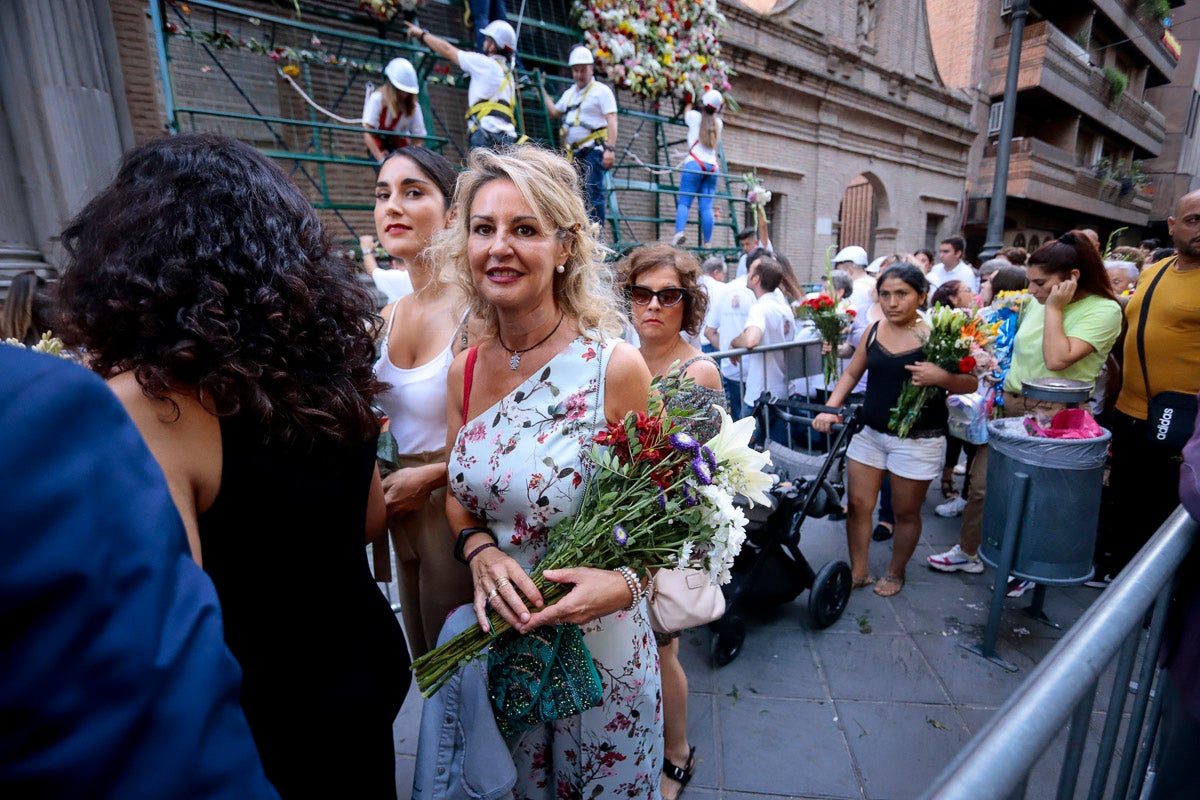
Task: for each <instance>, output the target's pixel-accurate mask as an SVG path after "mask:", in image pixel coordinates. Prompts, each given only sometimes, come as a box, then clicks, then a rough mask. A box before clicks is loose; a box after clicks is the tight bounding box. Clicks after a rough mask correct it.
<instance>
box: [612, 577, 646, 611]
mask: <svg viewBox="0 0 1200 800" xmlns="http://www.w3.org/2000/svg"><path fill="white" fill-rule="evenodd" d="M614 571H615V572H616V573H617V574H619V575H620V576H621V577H622V578H624V579H625V584H626V585H627V586H628V587H629V594H630V595H631V596H632V597H633V601H632V602H631V603H630V604H629V605H628V606H627V607H626V609H625V610H626V611H633V610H634V609H635V608H637V607H638V603H640V602H642V585H641V582H640V581H638V579H637V576H636V575H635V574H634V572H633V570H631V569H630V568H629V567H617V568H616V570H614Z"/></svg>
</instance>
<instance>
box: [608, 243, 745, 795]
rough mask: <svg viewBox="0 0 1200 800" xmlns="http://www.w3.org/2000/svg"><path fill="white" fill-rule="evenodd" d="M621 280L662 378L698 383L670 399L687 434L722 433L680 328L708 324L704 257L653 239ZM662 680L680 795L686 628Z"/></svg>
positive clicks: (660, 637) (710, 374) (661, 641)
mask: <svg viewBox="0 0 1200 800" xmlns="http://www.w3.org/2000/svg"><path fill="white" fill-rule="evenodd" d="M620 271H621V279H622V283H623V284H624V285H625V294H626V296H627V297H628V298H629V308H630V311H631V312H632V313H631V316H632V317H633V326H634V328H636V329H637V333H638V339H639V341H640V342H641V352H642V358H644V359H645V361H646V366H647V367H649V368H650V372H651V373H652V374H653V375H655V376H667V377H666V380H667V381H668V382H671V381H672V379H675V380H678V377H679V376H680V375H684V376H687V377H688V378H691V379H692V381H694V385H693V386H691V387H690V388H687V389H680V390H679V391H678V392H677V393H676V394H675V395H674V396H672V397H669V398H668V399H667V401H666V406H667V408H668V409H680V410H689V411H692V412H694V414H695V416H693V417H691V418H690V419H689V420H688V424H687V428H688V433H690V434H691V435H692V437H693V438H695V439H696V440H697V441H700V442H704V441H707V440H709V439H711V438H712V437H713V436H715V435H716V434H717V431H718V430H719V429H720V427H721V417H720V415H719V414H718V413H717V412H716V411H715V410H714V409H713V405H714V404H716V405H720V406H722V407H724V406H725V391H724V390H723V389H722V387H721V371H720V369H719V368H718V367H717V362H715V361H713V360H712V359H711V358H709V357H708V356H706V355H704V354H703V353H701V352H700V351H699V350H697V349H696V348H695V347H692V346H691V345H690V344H688V343H687V342H686V341H685V340H684V339H683V337H682V336H680V333H681V332H683V331H686V332H687V333H689V334H693V335H694V334H695V333H696V332H697V331H699V329H700V327H701V326H702V325H703V324H704V313H705V311H707V310H708V294H707V293H706V292H705V290H704V289H703V288H702V287H701V286H700V285H699V280H700V263H699V262H698V261H697V260H696V257H695V256H693V255H692V254H691V253H689V252H687V251H686V250H679V249H677V248H675V247H672V246H670V245H666V244H654V245H646V246H645V247H639V248H637V249H636V250H633V251H631V252H630V253H629V256H628V257H627V258H626V259H625V261H624V262H623V263H622V264H621V270H620ZM655 637H656V639H657V641H658V657H659V661H660V663H661V669H662V684H663V744H664V753H663V777H662V795H663V797H664V798H667V799H668V800H674V798H676V797H678V796H679V794H680V793H681V792H682V791H683V789H684V787H686V786H687V784H688V781H690V780H691V779H692V774H693V773H694V772H695V769H696V755H695V754H696V748H694V747H691V746H689V745H688V738H687V720H688V713H687V701H688V681H687V674H686V673H685V672H684V671H683V665H682V664H680V663H679V633H670V634H660V633H657V632H656V633H655Z"/></svg>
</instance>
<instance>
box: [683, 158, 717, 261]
mask: <svg viewBox="0 0 1200 800" xmlns="http://www.w3.org/2000/svg"><path fill="white" fill-rule="evenodd" d="M716 191H717V171H716V167H713V168H712V170H703V169H701V168H700V165H699V164H698V163H697V162H696V159H694V158H688V160H687V163H685V164H684V165H683V175H682V176H681V177H680V178H679V196H678V197H677V198H676V200H675V232H676V233H681V232H683V229H684V228H686V227H687V220H688V214H690V213H691V211H692V200H693V199H694V198H695V196H696V195H699V199H700V204H699V205H700V238H701V239H702V243H703V244H708V243H709V242H711V241H712V235H713V193H715V192H716Z"/></svg>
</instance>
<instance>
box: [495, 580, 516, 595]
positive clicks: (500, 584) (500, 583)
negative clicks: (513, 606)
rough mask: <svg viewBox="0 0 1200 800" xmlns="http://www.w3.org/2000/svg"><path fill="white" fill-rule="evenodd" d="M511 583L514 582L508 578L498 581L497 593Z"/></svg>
mask: <svg viewBox="0 0 1200 800" xmlns="http://www.w3.org/2000/svg"><path fill="white" fill-rule="evenodd" d="M510 583H512V581H510V580H509V579H508V578H501V579H500V580H498V581H496V591H497V592H498V591H500V590H501V589H503V588H504V587H505V586H508V585H509V584H510Z"/></svg>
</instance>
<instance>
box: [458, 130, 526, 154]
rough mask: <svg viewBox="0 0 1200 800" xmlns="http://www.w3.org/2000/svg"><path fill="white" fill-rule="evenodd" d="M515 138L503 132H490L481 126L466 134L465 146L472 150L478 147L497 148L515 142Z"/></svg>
mask: <svg viewBox="0 0 1200 800" xmlns="http://www.w3.org/2000/svg"><path fill="white" fill-rule="evenodd" d="M516 142H517V140H516V139H514V138H513V137H511V136H506V135H505V134H503V133H490V132H488V131H485V130H484V129H483V128H476V129H475V130H474V131H472V132H471V133H470V134H469V135H468V136H467V147H469V148H470V149H471V150H474V149H476V148H479V147H484V148H488V149H490V150H498V149H500V148H501V147H507V146H509V145H511V144H516Z"/></svg>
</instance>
